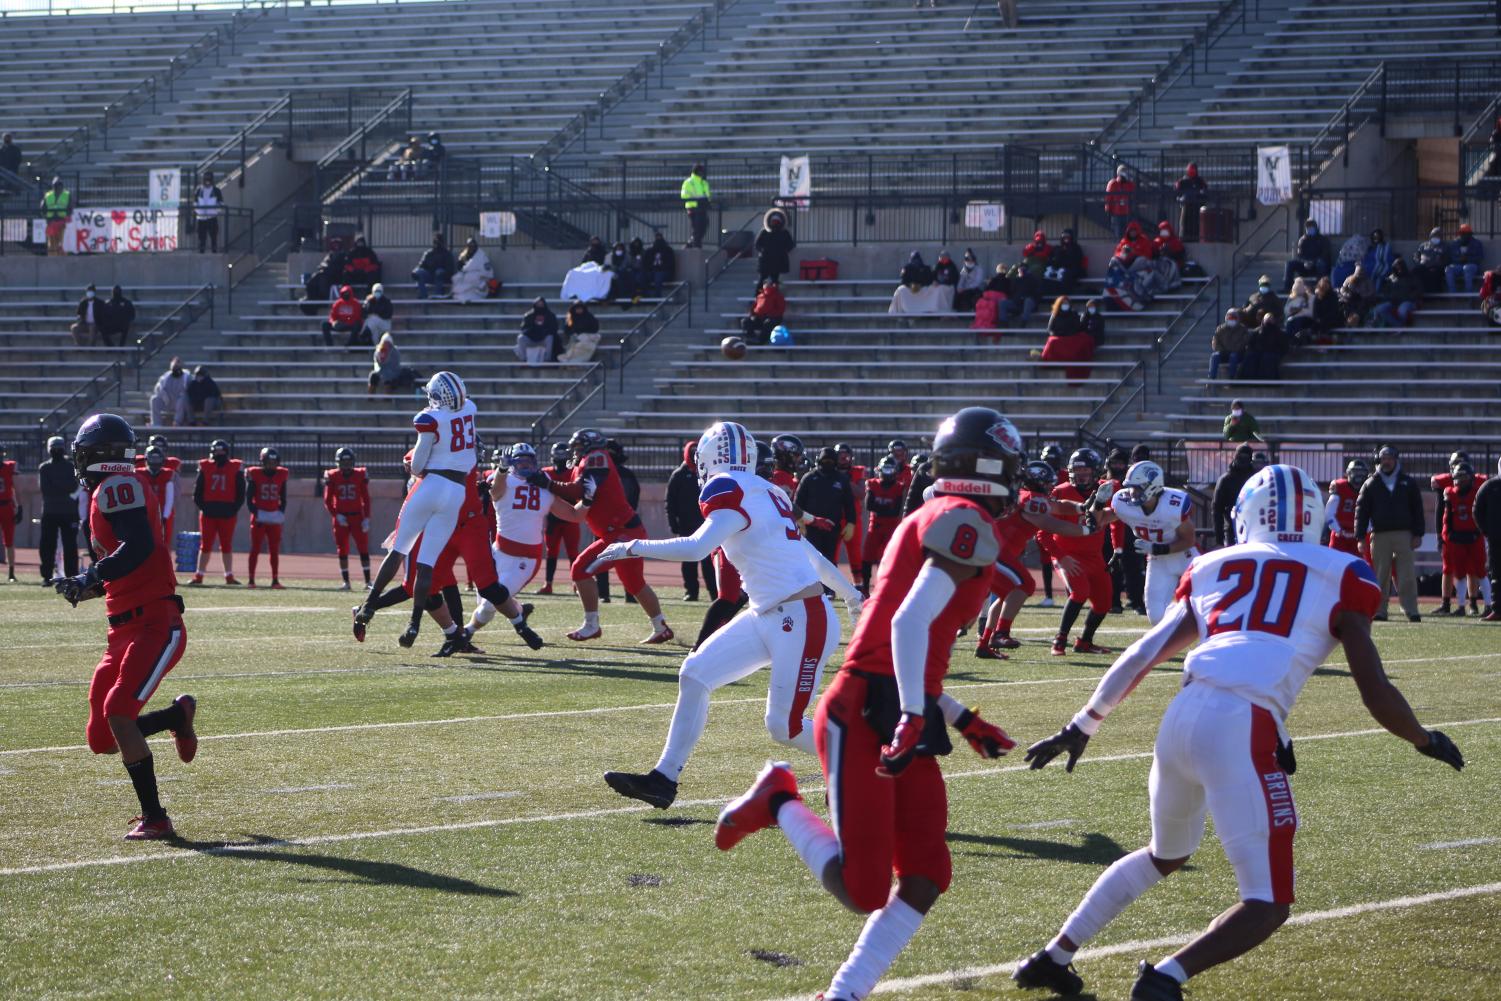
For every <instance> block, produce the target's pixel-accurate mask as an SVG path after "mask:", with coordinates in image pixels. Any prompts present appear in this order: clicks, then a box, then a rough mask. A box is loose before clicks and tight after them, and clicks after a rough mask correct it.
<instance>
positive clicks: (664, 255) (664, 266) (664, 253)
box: [645, 230, 678, 299]
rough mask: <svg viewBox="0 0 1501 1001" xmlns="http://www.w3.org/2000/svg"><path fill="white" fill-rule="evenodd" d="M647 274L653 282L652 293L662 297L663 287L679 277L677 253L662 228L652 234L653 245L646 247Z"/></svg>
mask: <svg viewBox="0 0 1501 1001" xmlns="http://www.w3.org/2000/svg"><path fill="white" fill-rule="evenodd" d="M645 261H646V276H647V279H648V281H650V283H651V294H652V295H653V296H654V297H656V298H658V299H660V298H661V297H662V291H663V287H664V286H665V285H666V284H667V283H668V282H670V281H672V280H673V279H674V278H675V277H677V268H678V261H677V254H675V253H674V252H673V249H672V244H670V243H668V242H667V237H665V236H663V235H662V231H661V230H657V231H656V232H655V233H653V234H652V241H651V246H650V247H647V248H646V258H645Z"/></svg>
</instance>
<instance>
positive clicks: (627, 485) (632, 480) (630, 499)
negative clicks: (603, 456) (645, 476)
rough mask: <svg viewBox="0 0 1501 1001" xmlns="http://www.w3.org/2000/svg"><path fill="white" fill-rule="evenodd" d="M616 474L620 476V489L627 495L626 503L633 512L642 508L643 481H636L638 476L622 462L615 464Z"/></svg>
mask: <svg viewBox="0 0 1501 1001" xmlns="http://www.w3.org/2000/svg"><path fill="white" fill-rule="evenodd" d="M615 472H617V473H619V474H620V489H621V491H622V492H623V493H624V494H625V502H626V503H627V504H629V505H630V506H631V509H632V510H635V509H636V508H638V507H640V506H641V481H640V480H638V479H636V474H635V473H633V472H631V470H630V467H629V466H626V465H624V464H623V463H621V462H616V463H615Z"/></svg>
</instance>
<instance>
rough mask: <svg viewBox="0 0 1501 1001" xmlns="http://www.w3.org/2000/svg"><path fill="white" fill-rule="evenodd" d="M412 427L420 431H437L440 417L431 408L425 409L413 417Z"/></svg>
mask: <svg viewBox="0 0 1501 1001" xmlns="http://www.w3.org/2000/svg"><path fill="white" fill-rule="evenodd" d="M412 427H414V428H416V429H417V430H418V431H437V430H438V417H437V415H436V414H434V413H433V412H432V411H431V410H424V411H422V413H420V414H418V415H417V416H416V417H413V418H412Z"/></svg>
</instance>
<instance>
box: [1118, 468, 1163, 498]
mask: <svg viewBox="0 0 1501 1001" xmlns="http://www.w3.org/2000/svg"><path fill="white" fill-rule="evenodd" d="M1121 486H1122V487H1123V488H1124V489H1127V490H1131V491H1133V492H1134V494H1135V496H1136V503H1138V504H1140V505H1141V506H1142V507H1146V506H1147V505H1148V504H1155V503H1156V502H1157V498H1159V497H1161V496H1162V490H1163V488H1164V487H1165V486H1167V482H1166V479H1165V478H1164V477H1163V475H1162V467H1161V466H1159V465H1157V463H1155V462H1138V463H1135V464H1134V465H1132V466H1131V468H1130V469H1128V470H1126V478H1125V479H1124V480H1122V481H1121Z"/></svg>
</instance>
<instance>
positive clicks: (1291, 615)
mask: <svg viewBox="0 0 1501 1001" xmlns="http://www.w3.org/2000/svg"><path fill="white" fill-rule="evenodd" d="M1177 597H1178V598H1179V600H1183V599H1187V601H1188V604H1189V610H1190V612H1191V613H1192V614H1193V616H1194V620H1195V621H1196V622H1197V624H1198V627H1199V640H1200V642H1199V645H1198V646H1196V647H1194V648H1193V649H1192V650H1191V651H1189V654H1188V658H1187V659H1186V660H1185V661H1184V664H1183V671H1184V674H1185V679H1184V684H1189V683H1203V684H1208V685H1213V686H1214V687H1215V688H1221V689H1224V690H1225V691H1228V692H1233V693H1234V694H1236V695H1239V696H1240V697H1241V698H1244V699H1245V700H1246V701H1248V702H1251V703H1253V704H1255V705H1258V706H1261V707H1262V708H1264V709H1267V710H1269V711H1271V712H1272V713H1274V714H1276V716H1277V718H1278V719H1279V720H1285V719H1286V718H1287V714H1288V712H1290V711H1291V710H1292V707H1293V702H1294V701H1295V700H1296V699H1297V697H1298V693H1299V692H1300V691H1302V690H1303V685H1304V683H1305V682H1307V681H1308V678H1309V676H1310V675H1312V674H1313V672H1314V670H1315V669H1316V668H1317V667H1318V666H1319V665H1320V664H1322V663H1323V662H1324V658H1326V657H1328V656H1329V653H1330V651H1332V650H1333V649H1334V647H1335V645H1336V644H1337V643H1338V642H1339V641H1338V639H1337V638H1336V637H1335V635H1334V633H1333V632H1332V630H1333V628H1334V626H1335V623H1336V622H1337V621H1338V616H1339V613H1340V612H1341V611H1356V612H1360V613H1362V614H1364V615H1367V616H1370V615H1374V614H1375V613H1376V612H1377V610H1378V609H1379V608H1380V606H1381V600H1382V595H1381V588H1380V587H1379V586H1378V585H1377V583H1376V574H1375V572H1374V571H1373V570H1372V569H1371V567H1370V564H1368V563H1366V561H1365V560H1363V559H1361V558H1360V557H1358V556H1352V555H1350V554H1349V553H1342V552H1340V551H1339V550H1337V549H1330V548H1328V547H1327V546H1320V545H1315V544H1313V543H1307V542H1277V543H1270V542H1251V543H1245V544H1243V545H1238V546H1230V547H1229V548H1227V549H1217V550H1215V551H1214V552H1212V553H1209V554H1208V555H1206V556H1200V557H1199V558H1198V559H1196V560H1194V561H1193V563H1192V565H1190V566H1189V568H1188V571H1187V572H1186V573H1184V575H1183V579H1182V581H1181V582H1180V583H1179V584H1178V594H1177Z"/></svg>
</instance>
